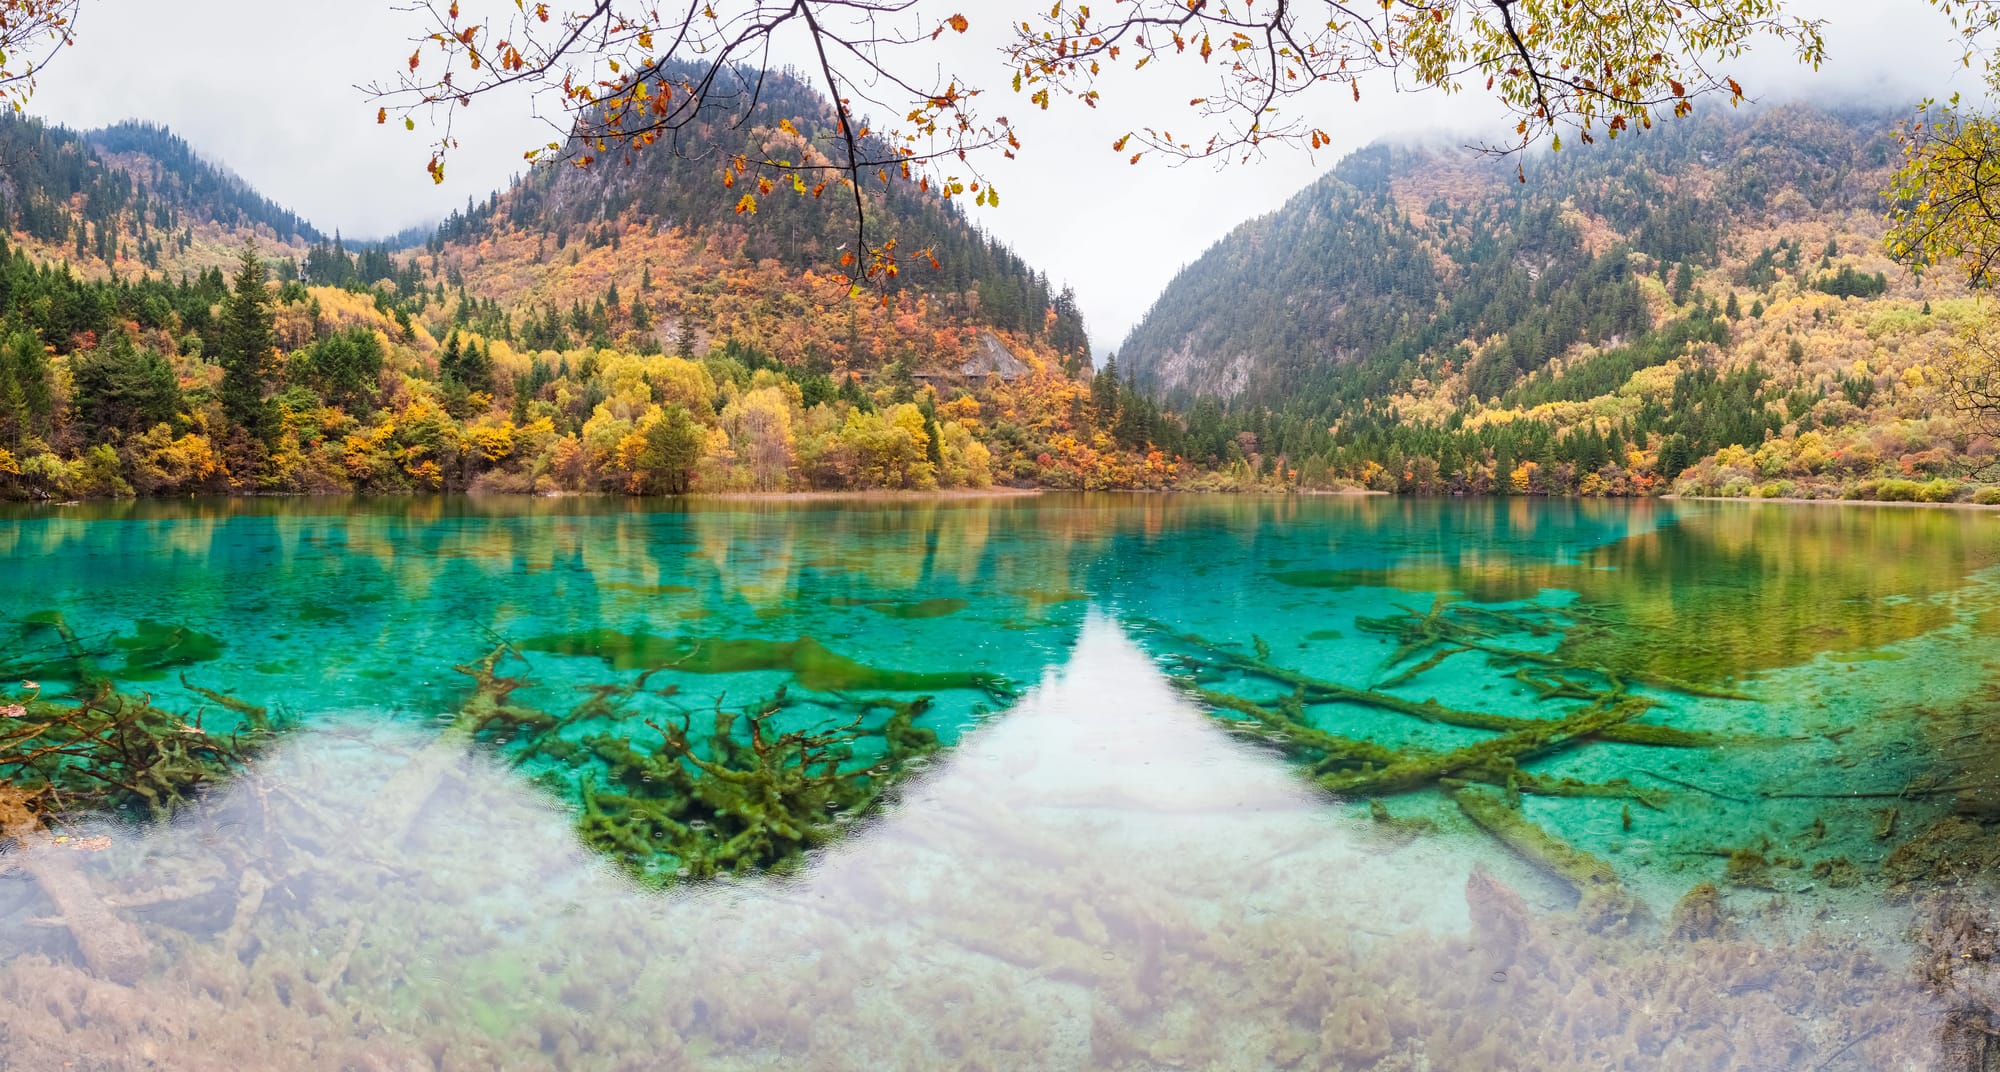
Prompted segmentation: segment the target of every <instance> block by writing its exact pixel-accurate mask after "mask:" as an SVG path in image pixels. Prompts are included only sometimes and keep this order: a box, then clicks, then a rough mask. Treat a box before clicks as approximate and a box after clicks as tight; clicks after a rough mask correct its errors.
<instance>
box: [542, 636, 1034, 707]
mask: <svg viewBox="0 0 2000 1072" xmlns="http://www.w3.org/2000/svg"><path fill="white" fill-rule="evenodd" d="M519 647H520V648H521V649H523V650H525V651H538V652H548V653H551V654H557V655H581V656H593V657H596V658H600V659H603V660H604V661H605V662H606V663H607V664H609V665H610V666H611V667H612V668H613V669H615V670H660V669H672V670H675V671H677V672H680V673H685V674H740V673H746V672H750V671H757V670H782V671H788V672H790V673H791V674H792V675H793V677H794V679H795V680H796V681H797V682H798V684H799V686H800V687H802V688H806V689H811V690H814V691H816V692H854V691H875V692H944V691H949V690H953V689H970V690H976V691H980V692H985V693H988V694H990V695H994V696H1005V695H1007V694H1008V693H1009V692H1010V691H1011V686H1010V685H1009V684H1008V683H1007V681H1006V680H1005V679H1004V678H1002V677H1000V676H999V675H997V674H989V673H983V672H979V671H907V670H886V669H880V668H877V667H872V666H866V665H863V664H862V663H859V662H856V661H854V660H853V659H850V658H847V657H846V656H844V655H840V654H838V653H836V652H834V651H831V650H829V649H828V648H827V647H826V646H825V645H824V644H821V643H820V642H819V641H817V640H814V639H812V638H811V637H800V638H799V639H797V640H782V641H781V640H765V639H761V638H756V637H716V638H708V637H684V636H671V637H668V636H658V635H655V634H651V633H627V632H620V631H618V630H614V629H591V630H585V631H583V632H580V633H572V634H556V635H547V636H536V637H529V638H526V639H524V640H521V641H520V642H519Z"/></svg>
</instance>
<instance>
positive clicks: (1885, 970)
mask: <svg viewBox="0 0 2000 1072" xmlns="http://www.w3.org/2000/svg"><path fill="white" fill-rule="evenodd" d="M0 551H4V553H5V558H4V564H0V597H4V605H5V606H7V607H8V608H9V611H8V612H7V614H6V615H5V618H6V619H7V623H6V625H5V627H4V628H5V630H6V631H5V633H4V637H5V641H6V643H7V645H8V646H7V647H6V648H5V649H4V653H5V654H4V662H0V675H4V677H0V680H5V681H7V682H8V684H7V686H6V687H5V688H0V762H7V763H11V764H12V765H11V766H10V767H8V768H7V769H6V770H4V771H0V773H4V774H5V775H6V776H7V777H9V778H10V779H11V780H12V782H13V783H14V785H15V786H17V787H18V788H19V789H21V790H27V791H30V792H33V791H37V790H43V789H46V788H50V787H52V788H53V792H44V793H42V795H40V796H39V797H29V798H23V797H22V796H21V795H20V794H19V793H13V794H7V793H0V825H4V826H5V828H6V829H7V830H8V831H9V832H10V833H11V834H12V835H13V836H14V837H15V839H16V841H17V844H16V845H15V847H14V848H13V849H12V850H11V851H10V852H9V853H8V854H6V855H0V1068H27V1069H38V1068H60V1067H72V1066H73V1067H79V1068H127V1067H149V1068H175V1069H180V1068H187V1069H207V1068H234V1069H243V1068H259V1069H262V1068H356V1069H385V1070H388V1069H393V1070H402V1069H431V1068H439V1069H490V1068H522V1069H538V1068H562V1069H600V1068H601V1069H659V1068H717V1069H734V1068H774V1067H785V1068H792V1067H824V1068H884V1067H889V1068H939V1067H967V1068H994V1069H1003V1068H1005V1069H1012V1068H1037V1069H1039V1068H1242V1069H1257V1068H1270V1067H1286V1068H1301V1069H1375V1070H1381V1072H1388V1070H1399V1072H1400V1070H1409V1072H1415V1070H1419V1069H1508V1068H1513V1069H1524V1070H1525V1069H1572V1068H1573V1069H1606V1068H1629V1069H1654V1068H1658V1069H1816V1070H1829V1072H1830V1070H1856V1069H1948V1070H1953V1072H1958V1070H1965V1072H1976V1070H1983V1069H1987V1068H1991V1067H1994V1066H1995V1065H2000V1045H1994V1044H1993V1043H1992V1042H1989V1040H1991V1039H1993V1038H1994V1035H1993V1033H1994V1032H1995V1031H1996V1030H2000V1016H1996V1015H1995V1013H1994V1011H1993V1010H1994V1009H1995V1008H1996V1007H2000V980H1996V979H1995V978H1994V977H1993V976H1992V975H1991V974H1990V970H1991V964H1990V959H1991V958H1992V957H1994V956H1995V955H1996V954H2000V931H1996V927H1995V916H1996V914H2000V913H1996V909H1997V908H2000V902H1996V901H1995V899H1994V889H1993V885H1992V882H1993V880H1994V879H1995V877H1996V875H2000V833H1996V825H1995V824H1996V822H2000V788H1996V786H2000V772H1996V769H1995V768H1996V767H2000V720H1996V717H1995V716H1996V714H2000V697H1996V694H1995V684H1994V682H1995V680H1996V678H1995V671H1996V669H2000V665H1996V664H2000V518H1996V517H1995V516H1994V515H1991V514H1984V513H1968V512H1946V511H1918V510H1894V509H1880V508H1861V507H1853V508H1848V507H1777V506H1766V507H1754V506H1749V507H1746V506H1722V505H1709V504H1693V503H1682V504H1664V503H1639V504H1602V505H1598V504H1588V505H1584V504H1565V503H1528V502H1510V503H1499V504H1495V503H1425V502H1407V501H1385V500H1350V499H1338V500H1322V499H1306V500H1296V499H1292V500H1256V499H1180V498H1159V497H1152V498H1119V497H1102V498H1099V497H1081V496H1078V497H1064V496H1047V497H1041V498H1033V499H995V500H976V501H942V502H894V503H841V504H828V503H815V504H743V503H729V504H721V503H718V504H707V505H699V506H692V507H688V508H685V509H683V508H679V507H665V508H660V507H648V506H645V505H642V504H627V503H622V502H608V501H559V502H548V501H507V500H433V501H427V500H389V501H364V502H346V501H338V500H308V501H278V502H248V503H239V504H153V503H142V504H126V505H119V506H104V507H75V508H67V509H51V510H44V511H24V512H17V513H14V514H11V515H7V516H6V517H5V518H4V519H0ZM455 668H456V669H455ZM20 681H33V682H34V683H35V685H36V686H37V687H35V688H26V687H23V686H21V685H20V684H19V682H20ZM16 705H18V708H17V706H16ZM232 734H235V736H234V737H233V738H232ZM232 741H233V742H234V743H231V742H232ZM238 752H243V753H249V754H252V755H254V757H255V758H254V759H251V760H250V762H249V765H248V767H247V768H245V769H240V770H239V769H237V767H236V763H235V759H236V753H238ZM86 760H88V761H89V762H91V763H93V764H96V765H97V766H96V770H97V773H95V774H93V773H90V772H87V771H83V770H79V769H78V766H79V764H82V763H84V762H85V761H86ZM105 771H109V772H110V775H109V776H108V777H107V776H105V775H104V773H103V772H105ZM148 772H150V774H149V773H148ZM190 772H192V774H190ZM225 772H226V776H224V775H225ZM149 777H151V778H153V779H154V780H152V781H149V780H148V778H149ZM190 782H194V783H198V784H192V785H190ZM179 797H185V798H188V800H189V801H191V802H182V803H175V801H176V800H177V799H178V798H179ZM85 805H91V806H90V807H85ZM161 814H165V816H166V817H164V818H161V817H159V816H160V815H161ZM46 816H59V823H58V829H57V833H59V834H60V837H59V838H53V837H51V836H49V835H48V834H46V833H34V832H32V831H33V824H34V823H35V822H36V821H38V818H39V817H46ZM22 845H26V846H27V847H26V848H23V847H22ZM1989 1048H1991V1049H1993V1050H1994V1055H1993V1057H1992V1058H1991V1060H1990V1061H1989V1058H1988V1057H1987V1051H1988V1049H1989ZM65 1062H70V1063H71V1064H68V1065H66V1064H65Z"/></svg>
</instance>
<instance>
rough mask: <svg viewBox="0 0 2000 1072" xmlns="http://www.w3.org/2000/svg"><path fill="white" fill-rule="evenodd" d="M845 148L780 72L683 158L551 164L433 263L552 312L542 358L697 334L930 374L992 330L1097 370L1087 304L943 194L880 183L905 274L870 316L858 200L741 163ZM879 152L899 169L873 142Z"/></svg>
mask: <svg viewBox="0 0 2000 1072" xmlns="http://www.w3.org/2000/svg"><path fill="white" fill-rule="evenodd" d="M871 145H872V142H871ZM588 151H589V147H587V146H582V147H572V151H571V152H570V153H569V157H570V158H571V159H576V158H579V157H581V156H583V155H585V154H587V153H588ZM843 152H844V151H843V150H842V149H841V148H840V147H839V146H838V145H837V144H836V135H835V125H834V116H833V114H832V111H831V109H830V108H829V107H828V106H827V104H826V102H825V101H824V100H823V99H822V98H820V97H819V96H818V95H817V94H816V93H814V91H813V90H812V89H810V88H809V87H808V86H806V85H805V84H804V83H802V82H800V81H798V80H797V79H796V78H794V77H792V76H791V75H790V74H788V73H785V72H770V73H768V74H767V75H766V76H765V77H764V79H763V80H762V82H761V84H760V88H759V90H758V97H757V103H756V105H755V107H754V109H753V110H752V111H751V112H750V114H749V115H748V116H747V117H746V116H744V115H742V114H741V113H740V112H739V111H737V110H733V109H731V108H728V107H724V106H721V105H717V106H715V107H713V108H711V109H709V110H708V111H707V112H705V113H703V115H702V116H701V119H700V121H699V122H697V123H696V124H694V125H693V126H691V127H689V128H687V129H684V130H682V131H680V132H679V137H678V139H677V141H676V142H675V143H674V144H672V145H668V144H666V143H664V142H663V143H662V144H660V145H658V146H655V147H653V148H651V149H649V150H645V151H642V152H637V153H631V154H627V155H623V156H619V155H613V156H609V157H606V158H603V159H597V160H593V161H592V162H591V163H590V164H589V166H587V167H578V166H569V165H558V166H548V167H540V168H537V169H535V170H534V171H532V172H530V173H529V174H528V175H526V176H525V177H523V178H522V179H520V180H519V181H517V182H516V183H515V184H513V185H512V186H511V187H510V188H508V189H507V190H505V191H502V192H500V193H497V194H496V195H495V196H493V197H492V198H489V199H488V200H487V201H485V202H484V203H481V204H477V205H472V206H468V209H467V211H465V212H464V213H454V214H453V216H452V217H451V218H450V219H448V220H446V221H445V223H444V224H443V225H442V226H441V227H440V228H439V229H438V232H437V235H436V237H435V238H434V239H433V240H432V241H431V242H430V243H429V244H428V245H427V248H426V251H425V256H426V257H428V258H429V260H428V261H427V263H429V264H435V265H437V266H438V270H439V271H441V272H443V273H444V274H446V275H447V276H448V278H449V279H450V280H451V282H452V284H453V285H454V286H463V287H464V288H465V289H466V291H467V293H468V294H469V295H470V296H471V297H472V298H474V299H476V300H482V301H494V302H497V303H499V304H500V305H501V306H503V307H510V308H516V309H522V310H525V311H528V312H530V313H538V314H539V315H538V316H531V317H530V318H529V319H528V321H527V323H526V324H524V325H522V326H519V327H517V329H516V330H517V331H519V332H521V333H522V334H523V335H525V336H526V337H527V338H528V339H530V340H531V341H532V342H534V343H535V344H537V345H554V344H557V343H559V342H561V341H563V340H564V339H569V340H573V341H577V342H582V341H588V340H591V339H597V340H599V341H619V342H621V343H623V344H627V345H632V346H639V347H643V346H645V345H647V344H648V343H652V342H656V341H663V340H672V339H674V338H675V336H676V333H678V332H679V331H680V330H681V322H682V321H686V322H687V325H688V330H690V331H692V333H693V334H694V336H695V337H696V340H697V343H698V344H700V345H706V344H707V343H709V342H710V341H711V340H713V341H715V342H716V343H718V344H734V345H736V346H738V347H740V348H750V349H755V350H759V351H762V352H763V353H764V354H766V355H768V356H771V357H773V358H775V359H777V360H778V361H780V362H782V363H784V364H786V365H788V366H795V367H810V368H813V369H815V370H818V371H828V370H831V369H834V368H835V367H839V368H842V369H848V370H855V371H870V370H873V369H876V368H878V367H881V366H883V365H888V364H897V363H900V365H901V367H902V368H903V369H904V370H912V369H914V370H925V369H938V368H947V367H950V366H952V365H954V364H956V363H957V362H959V361H961V360H963V359H964V358H965V357H968V356H970V354H971V353H972V352H973V349H974V344H975V343H976V342H977V335H976V330H975V329H983V328H991V329H993V330H995V331H998V332H1001V333H1003V334H1004V335H1006V336H1007V338H1008V340H1009V342H1010V343H1011V344H1013V345H1016V346H1022V347H1028V348H1033V349H1035V350H1038V351H1040V352H1043V353H1045V354H1046V355H1048V356H1051V357H1053V358H1056V359H1057V360H1059V361H1061V362H1062V363H1065V364H1067V365H1068V366H1069V367H1070V368H1071V369H1072V370H1075V369H1078V368H1079V367H1081V366H1084V365H1087V363H1088V362H1087V357H1086V354H1087V350H1088V339H1087V337H1086V335H1085V333H1084V327H1083V321H1082V318H1081V316H1080V315H1079V314H1078V312H1077V308H1076V301H1075V297H1074V295H1073V294H1071V293H1069V292H1068V291H1067V290H1066V289H1058V288H1056V287H1055V286H1054V285H1052V284H1051V282H1050V281H1049V279H1048V277H1047V276H1045V275H1043V274H1041V273H1039V272H1037V271H1035V270H1033V269H1032V268H1030V267H1029V266H1028V265H1027V264H1025V263H1024V262H1023V261H1022V260H1021V259H1020V258H1019V257H1018V256H1016V255H1015V254H1014V253H1012V252H1011V251H1010V250H1008V249H1007V248H1006V247H1004V246H1002V245H1000V244H999V243H998V242H996V241H994V240H993V239H991V238H990V237H989V236H987V235H985V234H984V233H982V232H980V231H978V230H976V229H975V228H974V227H972V226H971V224H970V223H969V222H968V221H967V220H966V218H965V216H964V215H963V214H962V213H961V212H959V211H958V210H957V208H956V207H955V206H954V205H952V204H950V203H949V202H948V201H947V200H946V199H945V198H942V197H940V196H939V195H938V194H937V193H936V192H934V191H926V190H923V189H920V188H919V187H918V185H917V184H916V183H913V182H910V181H907V180H905V179H903V178H901V177H900V176H899V175H897V174H896V173H895V172H894V171H893V170H891V171H888V172H886V173H884V172H878V171H876V170H875V169H870V171H869V172H868V175H867V176H866V177H865V181H864V182H863V184H862V185H863V189H864V192H865V195H866V200H867V211H866V221H867V229H868V239H869V241H871V242H880V241H882V240H884V239H893V240H894V241H895V243H896V246H897V249H898V251H899V254H900V260H901V263H900V265H899V271H898V272H897V274H895V275H894V276H893V277H890V278H887V279H881V280H876V281H873V282H871V283H870V284H869V285H868V286H867V287H866V292H865V293H864V294H862V295H859V296H858V297H859V298H860V299H861V300H859V301H857V300H855V299H856V298H857V295H854V294H852V293H850V289H851V288H850V286H849V284H848V283H846V282H844V281H843V280H842V279H841V278H840V277H842V276H844V275H849V274H851V275H856V276H858V275H859V274H860V269H859V268H858V267H855V266H851V265H846V264H844V263H843V261H844V258H845V256H846V255H847V254H849V253H853V254H855V255H856V256H857V257H859V256H861V239H860V236H859V235H858V233H857V220H856V216H855V210H854V203H853V198H852V193H851V192H850V191H849V190H847V189H845V188H843V187H841V186H839V185H838V184H837V183H834V182H832V181H831V180H832V179H833V177H834V176H833V175H832V174H831V173H825V172H822V173H821V174H822V176H823V177H825V178H826V179H828V180H829V181H828V183H827V185H826V186H825V188H824V189H823V190H820V191H819V192H818V193H814V192H811V191H810V189H808V188H803V187H802V188H800V189H797V190H795V189H793V188H792V187H790V186H789V185H788V184H768V183H761V182H760V181H759V175H758V172H757V171H756V169H755V168H754V166H753V167H751V168H749V169H748V170H743V169H740V168H739V167H738V166H737V165H738V163H739V162H742V163H750V164H754V162H755V161H758V160H766V159H770V160H794V161H818V162H821V163H825V162H827V161H829V160H840V159H844V155H843ZM866 155H869V156H872V157H875V158H889V157H892V156H893V155H894V154H893V152H892V151H891V150H890V149H889V148H888V147H887V146H883V145H872V148H871V149H869V151H868V152H867V154H866ZM725 176H727V178H725ZM816 185H817V184H815V186H816ZM746 194H747V197H748V202H747V203H746ZM751 205H754V207H749V206H751ZM857 263H858V262H857ZM639 304H643V305H644V306H645V307H646V308H645V309H644V311H643V312H638V315H637V318H636V319H635V317H634V313H635V312H636V311H637V310H636V306H637V305H639Z"/></svg>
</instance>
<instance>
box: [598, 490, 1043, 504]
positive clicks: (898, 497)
mask: <svg viewBox="0 0 2000 1072" xmlns="http://www.w3.org/2000/svg"><path fill="white" fill-rule="evenodd" d="M1047 490H1048V489H1046V488H1009V487H992V488H934V489H932V490H930V491H914V490H911V489H908V488H857V489H855V490H852V491H692V492H689V493H687V494H686V495H681V496H671V495H667V496H617V497H619V498H680V499H684V500H687V501H689V502H835V501H839V500H843V499H853V500H857V501H871V500H873V501H889V502H895V501H908V502H921V501H925V500H930V499H1032V498H1034V497H1036V496H1038V495H1043V494H1046V492H1047ZM572 494H575V495H579V496H581V495H588V494H608V493H602V492H599V493H592V492H575V493H572Z"/></svg>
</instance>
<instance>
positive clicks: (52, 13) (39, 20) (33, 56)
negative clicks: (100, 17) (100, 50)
mask: <svg viewBox="0 0 2000 1072" xmlns="http://www.w3.org/2000/svg"><path fill="white" fill-rule="evenodd" d="M82 5H83V0H0V108H8V109H11V110H13V111H15V112H19V111H21V109H22V108H23V107H24V106H25V105H26V103H27V100H28V98H29V97H30V96H32V95H34V92H35V80H36V78H37V77H38V76H39V75H40V74H41V72H42V68H44V67H46V66H48V64H49V61H50V60H53V59H55V57H56V55H57V53H59V52H61V51H62V50H63V48H65V47H66V46H68V45H70V44H72V43H74V40H75V39H74V37H73V36H72V34H73V31H74V30H75V28H76V13H77V9H78V8H80V7H81V6H82Z"/></svg>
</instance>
